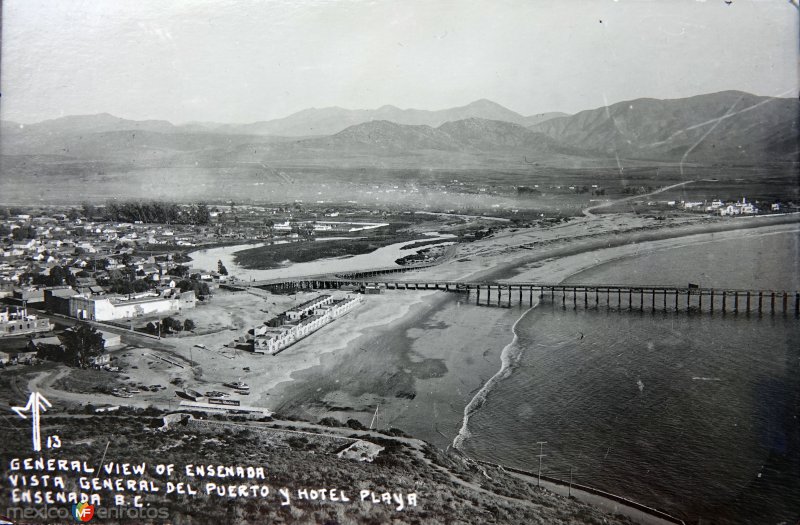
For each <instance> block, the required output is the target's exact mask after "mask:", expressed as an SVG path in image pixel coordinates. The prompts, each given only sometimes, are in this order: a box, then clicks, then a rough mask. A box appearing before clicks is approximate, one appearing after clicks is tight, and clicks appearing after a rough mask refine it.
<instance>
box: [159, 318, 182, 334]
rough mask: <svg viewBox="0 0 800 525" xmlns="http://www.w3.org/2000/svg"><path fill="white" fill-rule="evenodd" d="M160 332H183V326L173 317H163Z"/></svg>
mask: <svg viewBox="0 0 800 525" xmlns="http://www.w3.org/2000/svg"><path fill="white" fill-rule="evenodd" d="M161 330H162V331H163V332H164V333H170V332H180V331H181V330H183V324H182V323H181V322H180V321H178V320H177V319H175V318H174V317H165V318H164V319H162V320H161Z"/></svg>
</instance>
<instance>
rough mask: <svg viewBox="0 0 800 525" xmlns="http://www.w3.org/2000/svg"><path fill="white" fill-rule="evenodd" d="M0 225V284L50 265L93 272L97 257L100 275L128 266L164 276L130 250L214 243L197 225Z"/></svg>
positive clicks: (26, 218)
mask: <svg viewBox="0 0 800 525" xmlns="http://www.w3.org/2000/svg"><path fill="white" fill-rule="evenodd" d="M0 227H2V231H3V235H2V236H0V283H15V284H17V283H19V282H20V280H21V279H22V276H23V275H24V274H26V273H31V272H34V273H35V272H46V271H47V270H48V269H50V268H52V267H54V266H61V267H63V268H67V269H68V270H69V271H70V272H71V273H73V274H77V273H80V272H81V271H82V270H87V269H91V270H97V268H96V262H97V261H98V259H102V260H103V262H104V265H105V266H104V267H103V268H100V270H101V273H103V272H110V271H113V270H117V269H122V268H125V267H128V266H131V265H132V266H133V267H134V269H135V270H136V271H137V272H138V273H141V274H144V276H147V277H152V276H154V275H164V274H165V273H166V272H164V271H163V270H164V268H163V267H159V265H158V264H157V262H156V261H155V260H154V259H153V258H152V257H139V256H135V255H134V251H135V248H137V247H144V248H148V247H149V248H153V247H155V246H158V245H172V246H194V245H196V244H198V243H203V242H209V241H213V240H214V239H215V237H214V234H213V233H211V232H209V231H208V228H200V227H197V226H190V225H175V226H167V225H152V224H130V223H103V222H93V221H87V220H85V219H81V218H76V219H67V218H66V217H65V216H64V215H62V214H53V215H52V216H49V217H31V216H30V215H27V214H20V215H15V216H13V217H9V218H8V219H5V220H3V221H1V222H0ZM21 232H23V233H21ZM164 259H166V256H165V257H164ZM162 266H163V265H162ZM98 277H102V275H99V276H98Z"/></svg>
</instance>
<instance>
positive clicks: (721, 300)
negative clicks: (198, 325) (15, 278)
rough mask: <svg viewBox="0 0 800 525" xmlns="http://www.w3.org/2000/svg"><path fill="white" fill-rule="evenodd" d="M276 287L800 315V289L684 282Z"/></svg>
mask: <svg viewBox="0 0 800 525" xmlns="http://www.w3.org/2000/svg"><path fill="white" fill-rule="evenodd" d="M253 284H254V285H255V286H258V287H260V288H266V289H270V290H274V291H284V292H286V291H300V290H327V289H362V288H363V289H366V288H371V289H375V288H380V289H384V290H443V291H447V292H454V293H462V294H467V296H468V297H470V300H471V299H472V297H474V298H475V304H477V305H488V306H502V307H511V306H512V305H515V304H516V305H528V306H533V305H534V300H538V302H550V303H552V304H555V305H558V304H560V305H561V306H563V307H565V308H566V307H572V308H578V307H582V308H587V309H588V308H600V307H608V308H616V309H624V310H632V311H633V310H637V311H653V312H656V311H688V312H708V313H714V312H722V313H728V312H731V313H759V314H789V313H793V314H795V315H798V314H800V292H798V291H778V290H737V289H720V288H701V287H699V286H697V285H693V284H689V285H687V286H686V287H680V286H651V285H616V284H615V285H606V284H603V285H598V284H564V283H561V284H547V283H523V282H462V281H386V280H383V281H376V280H367V279H363V280H362V279H359V280H354V279H342V278H327V279H321V278H310V279H300V280H294V279H289V280H280V281H271V282H261V283H253Z"/></svg>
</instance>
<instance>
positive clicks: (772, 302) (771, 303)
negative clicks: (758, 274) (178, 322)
mask: <svg viewBox="0 0 800 525" xmlns="http://www.w3.org/2000/svg"><path fill="white" fill-rule="evenodd" d="M769 310H770V312H769V313H771V314H774V313H775V292H772V294H771V295H770V298H769Z"/></svg>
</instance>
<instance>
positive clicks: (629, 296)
mask: <svg viewBox="0 0 800 525" xmlns="http://www.w3.org/2000/svg"><path fill="white" fill-rule="evenodd" d="M632 309H633V290H632V289H630V288H628V310H632Z"/></svg>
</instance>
